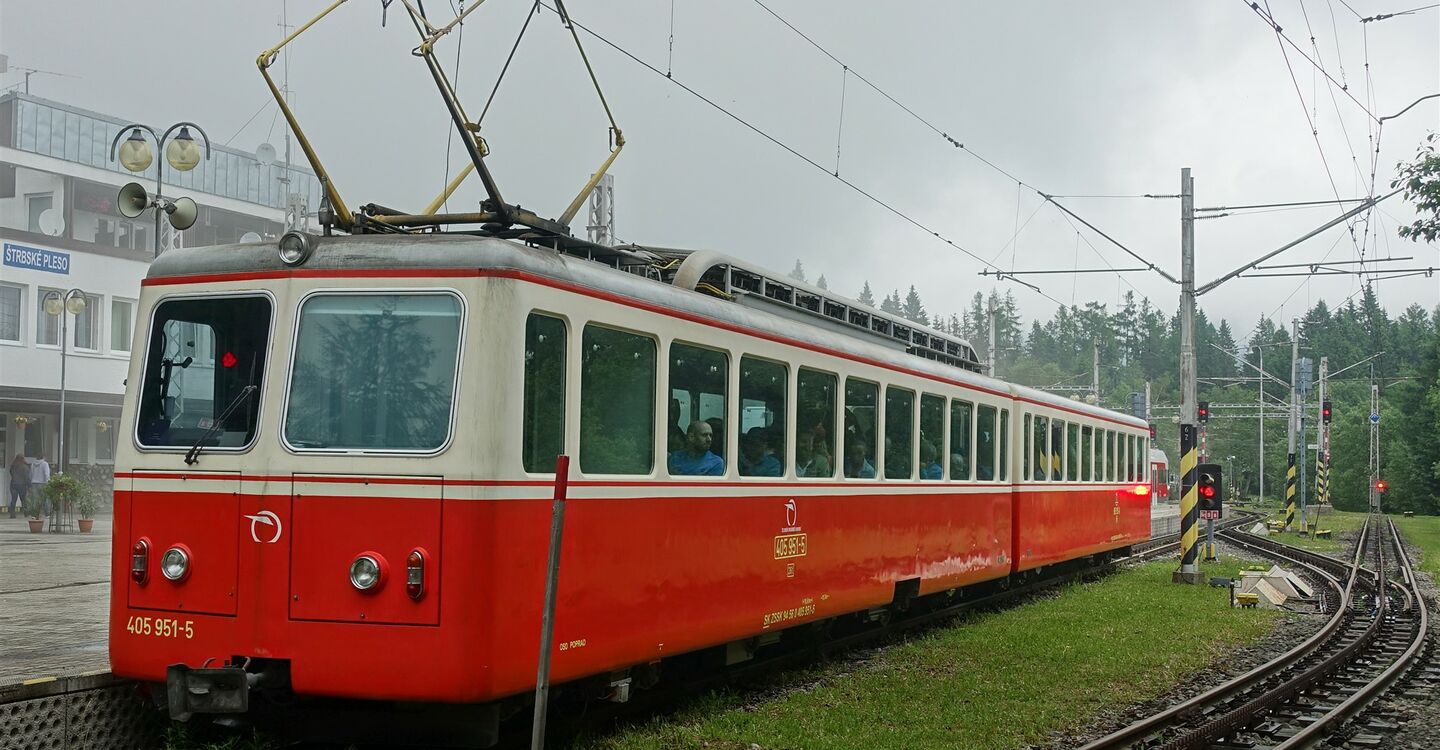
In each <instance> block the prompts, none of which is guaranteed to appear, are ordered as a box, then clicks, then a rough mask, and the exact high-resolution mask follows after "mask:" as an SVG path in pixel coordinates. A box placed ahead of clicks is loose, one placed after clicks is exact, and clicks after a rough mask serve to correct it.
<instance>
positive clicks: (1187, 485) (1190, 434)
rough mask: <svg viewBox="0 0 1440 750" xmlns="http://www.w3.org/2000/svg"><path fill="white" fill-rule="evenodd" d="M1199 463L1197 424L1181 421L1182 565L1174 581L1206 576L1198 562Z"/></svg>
mask: <svg viewBox="0 0 1440 750" xmlns="http://www.w3.org/2000/svg"><path fill="white" fill-rule="evenodd" d="M1199 463H1200V457H1199V453H1198V451H1197V450H1196V445H1195V425H1193V424H1182V425H1180V569H1179V570H1177V571H1175V574H1174V575H1173V576H1171V580H1172V581H1174V582H1175V583H1203V582H1204V577H1203V576H1202V575H1201V573H1200V569H1199V567H1198V566H1196V564H1195V558H1197V557H1198V556H1199V549H1197V547H1196V542H1197V541H1198V539H1199V537H1200V527H1199V522H1200V503H1199V498H1198V497H1197V496H1196V493H1195V466H1196V465H1197V464H1199Z"/></svg>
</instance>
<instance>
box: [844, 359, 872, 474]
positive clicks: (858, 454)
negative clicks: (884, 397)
mask: <svg viewBox="0 0 1440 750" xmlns="http://www.w3.org/2000/svg"><path fill="white" fill-rule="evenodd" d="M879 400H880V386H878V385H875V384H874V383H866V382H864V381H861V380H854V379H851V378H847V379H846V380H845V476H846V477H848V478H851V479H874V478H875V442H876V433H877V432H878V427H879V425H877V424H876V420H875V406H876V403H877V402H878V401H879Z"/></svg>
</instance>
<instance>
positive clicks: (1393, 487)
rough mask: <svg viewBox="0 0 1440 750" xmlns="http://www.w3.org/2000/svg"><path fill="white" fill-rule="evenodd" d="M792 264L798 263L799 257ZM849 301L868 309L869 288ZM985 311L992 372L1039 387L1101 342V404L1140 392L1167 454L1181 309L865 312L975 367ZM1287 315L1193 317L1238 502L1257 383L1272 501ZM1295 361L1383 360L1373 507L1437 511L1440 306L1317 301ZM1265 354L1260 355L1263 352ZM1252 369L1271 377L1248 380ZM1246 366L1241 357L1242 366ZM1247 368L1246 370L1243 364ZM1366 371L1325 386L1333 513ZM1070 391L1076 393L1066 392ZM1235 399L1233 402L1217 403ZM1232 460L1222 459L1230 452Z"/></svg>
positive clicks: (1253, 466) (973, 303) (1312, 416)
mask: <svg viewBox="0 0 1440 750" xmlns="http://www.w3.org/2000/svg"><path fill="white" fill-rule="evenodd" d="M796 268H797V270H799V265H798V263H797V266H796ZM857 298H858V299H859V300H860V301H862V302H865V303H867V304H870V305H875V296H874V293H873V292H872V290H871V289H870V285H869V283H868V282H867V283H866V284H865V286H864V288H863V289H862V290H861V291H860V293H859V294H858V295H857ZM992 303H993V304H994V305H995V307H996V311H997V312H996V326H995V342H996V344H995V346H996V350H997V355H998V356H997V358H996V361H997V365H998V368H999V373H1000V376H1001V377H1002V378H1003V379H1005V380H1009V381H1012V382H1016V383H1021V384H1024V385H1029V386H1034V387H1037V388H1046V387H1062V388H1063V387H1066V386H1089V385H1090V383H1091V378H1092V366H1091V363H1092V361H1093V354H1094V352H1093V347H1096V346H1098V347H1099V355H1100V356H1099V360H1100V375H1099V383H1100V399H1099V402H1100V404H1101V405H1102V406H1105V407H1108V408H1111V409H1115V410H1117V411H1127V412H1128V411H1129V408H1130V396H1129V394H1130V393H1132V392H1140V393H1143V392H1144V391H1145V384H1146V383H1147V382H1148V383H1149V384H1150V393H1151V404H1152V408H1153V413H1152V416H1153V421H1154V422H1155V423H1156V428H1157V434H1158V440H1157V442H1156V444H1157V446H1159V447H1161V448H1163V449H1164V450H1165V452H1166V453H1167V454H1168V455H1169V456H1170V457H1171V461H1172V463H1173V462H1174V460H1175V454H1176V452H1177V446H1178V442H1179V427H1178V425H1177V424H1176V423H1175V415H1176V414H1177V413H1178V412H1177V410H1175V409H1173V408H1172V409H1166V408H1164V407H1167V406H1170V407H1173V406H1176V405H1178V404H1179V402H1180V393H1179V365H1180V335H1179V314H1178V312H1175V311H1170V312H1166V311H1162V310H1161V309H1159V308H1157V307H1155V306H1154V305H1153V304H1151V302H1150V301H1149V300H1148V299H1141V300H1139V301H1138V302H1137V301H1136V299H1135V295H1134V294H1133V293H1127V294H1126V295H1125V297H1124V301H1123V303H1122V304H1120V305H1119V307H1118V308H1117V309H1114V310H1112V309H1110V306H1109V305H1105V304H1100V303H1098V302H1087V303H1085V304H1084V305H1083V306H1078V305H1071V306H1062V307H1060V308H1058V309H1057V310H1056V311H1055V314H1054V315H1053V316H1052V317H1051V318H1050V319H1049V320H1047V321H1040V320H1035V321H1031V322H1030V325H1029V327H1028V329H1027V328H1026V327H1025V325H1024V322H1023V321H1022V320H1021V317H1020V314H1019V312H1018V311H1017V310H1016V304H1015V298H1014V295H1013V294H1012V293H1010V292H1006V293H1005V294H1004V295H1001V294H999V293H998V292H996V291H995V290H991V291H990V294H989V299H987V298H986V295H985V294H983V293H981V292H976V293H975V294H974V296H973V297H972V298H971V300H970V303H969V306H968V307H967V308H966V309H965V310H963V311H960V312H959V313H950V314H940V313H938V312H928V311H926V309H925V307H924V305H923V304H922V302H921V300H920V296H919V294H917V293H916V291H915V287H914V286H911V287H910V289H909V291H908V293H907V294H905V295H904V296H903V297H902V294H901V292H900V290H898V289H897V290H894V291H892V292H891V293H890V294H888V295H885V296H884V297H883V298H882V300H881V302H880V304H879V305H877V306H878V307H880V308H881V309H883V310H886V311H887V312H891V313H896V314H900V315H903V316H905V317H906V318H908V319H910V320H913V321H915V322H918V323H921V324H926V325H930V326H933V327H935V328H938V329H940V330H942V331H946V332H949V333H954V334H957V335H960V336H963V337H965V338H967V339H969V340H970V342H971V344H972V345H974V346H975V349H976V351H977V352H979V353H980V357H981V359H982V360H985V359H988V357H989V356H990V354H989V352H988V351H987V347H988V345H989V333H990V332H989V315H988V314H987V309H988V306H989V304H992ZM1290 330H1291V321H1289V320H1271V319H1269V318H1267V317H1261V318H1260V319H1259V320H1258V321H1255V322H1254V323H1253V324H1246V325H1243V326H1240V327H1239V328H1238V330H1237V328H1236V327H1232V326H1231V324H1230V322H1229V321H1228V320H1224V319H1221V320H1220V322H1219V324H1218V325H1216V324H1215V323H1214V322H1213V321H1212V320H1211V319H1210V318H1209V317H1208V316H1207V315H1206V314H1205V312H1204V311H1203V310H1197V312H1196V319H1195V336H1196V338H1195V349H1196V358H1197V362H1198V375H1199V378H1200V386H1199V397H1200V400H1202V401H1209V402H1211V403H1212V404H1216V405H1219V406H1217V407H1216V408H1215V409H1213V413H1214V414H1215V418H1214V419H1213V420H1212V421H1211V422H1210V424H1209V426H1208V436H1207V437H1208V449H1209V458H1210V460H1212V461H1219V462H1222V463H1226V464H1228V467H1227V470H1228V471H1229V472H1230V474H1229V476H1231V478H1232V481H1233V483H1234V486H1235V487H1236V489H1237V490H1238V491H1239V492H1240V493H1241V494H1243V495H1245V496H1255V495H1257V494H1258V493H1259V491H1260V450H1261V443H1260V429H1261V428H1260V422H1261V419H1260V406H1259V405H1260V403H1261V400H1262V395H1261V388H1262V382H1263V387H1264V396H1263V400H1264V402H1265V404H1266V406H1265V420H1264V421H1265V428H1264V429H1265V441H1264V464H1265V477H1264V485H1265V489H1264V492H1265V496H1266V497H1267V498H1269V499H1271V500H1274V499H1275V498H1277V497H1279V496H1280V495H1282V494H1283V489H1284V482H1285V458H1286V456H1285V454H1286V448H1287V445H1286V432H1285V430H1286V424H1287V419H1286V411H1285V409H1286V406H1285V405H1286V404H1288V402H1289V398H1290V393H1289V389H1288V388H1287V387H1285V386H1284V385H1282V384H1281V383H1288V382H1289V381H1290V359H1291V338H1290ZM1300 331H1301V336H1300V339H1301V348H1300V352H1301V354H1300V356H1301V357H1309V358H1310V359H1312V360H1313V361H1314V362H1315V368H1316V373H1317V374H1318V372H1319V362H1320V358H1321V357H1328V358H1329V369H1330V372H1339V371H1340V370H1342V369H1343V368H1346V367H1349V366H1350V365H1352V364H1354V363H1356V362H1359V361H1361V360H1364V359H1365V358H1366V357H1369V356H1370V355H1371V354H1373V353H1375V352H1383V354H1381V355H1380V356H1379V357H1376V358H1375V359H1374V361H1373V376H1374V378H1375V382H1376V383H1377V384H1378V385H1379V387H1380V411H1381V417H1382V419H1381V423H1380V439H1381V474H1382V476H1383V477H1384V478H1385V479H1386V481H1387V482H1388V483H1389V485H1390V489H1389V490H1388V492H1387V493H1386V495H1385V498H1384V500H1385V503H1386V507H1387V509H1388V510H1391V511H1396V512H1399V511H1405V510H1410V511H1415V512H1416V513H1424V514H1437V513H1440V306H1437V307H1436V308H1435V309H1433V310H1429V311H1427V310H1425V309H1424V308H1423V307H1421V306H1420V305H1418V304H1412V305H1410V306H1409V307H1407V308H1406V309H1405V310H1404V311H1403V312H1401V313H1400V315H1399V316H1398V317H1394V318H1392V317H1391V316H1390V315H1389V314H1388V313H1387V311H1386V310H1385V309H1384V308H1383V307H1382V306H1381V305H1380V302H1379V300H1378V299H1377V297H1376V295H1375V292H1374V291H1373V289H1372V288H1371V287H1369V286H1366V287H1364V288H1363V289H1362V290H1361V291H1360V292H1358V293H1357V294H1355V295H1352V296H1351V297H1350V298H1348V299H1346V300H1344V301H1343V302H1341V303H1340V304H1339V305H1338V306H1337V307H1335V308H1334V309H1332V308H1331V307H1330V305H1328V304H1327V303H1326V302H1324V301H1323V300H1322V301H1320V302H1317V303H1315V305H1314V307H1312V308H1311V309H1310V310H1309V311H1307V312H1306V313H1305V314H1304V315H1303V316H1302V317H1301V318H1300ZM1262 351H1263V354H1262ZM1262 358H1263V364H1264V370H1265V372H1267V373H1270V374H1272V375H1274V376H1275V377H1276V378H1278V380H1279V381H1281V382H1279V383H1277V382H1275V381H1273V380H1268V379H1258V378H1260V377H1261V376H1260V375H1259V372H1258V368H1259V367H1260V366H1261V361H1262ZM1246 363H1249V364H1248V365H1247V364H1246ZM1252 366H1253V367H1252ZM1371 376H1372V365H1371V364H1370V363H1367V364H1365V365H1361V366H1360V367H1356V368H1354V369H1352V370H1349V371H1347V372H1345V373H1343V374H1341V375H1340V376H1339V377H1337V378H1335V379H1333V380H1331V381H1330V383H1329V393H1328V398H1329V400H1330V401H1331V403H1332V404H1333V414H1334V419H1333V423H1332V429H1331V456H1332V460H1331V476H1330V486H1331V499H1332V501H1333V502H1334V504H1335V506H1336V507H1338V508H1340V509H1342V510H1360V509H1363V508H1364V505H1365V502H1366V500H1367V498H1368V489H1367V484H1368V481H1369V476H1368V471H1369V445H1370V444H1369V441H1370V420H1369V415H1370V383H1371V380H1370V379H1371ZM1077 397H1078V396H1077ZM1317 399H1318V396H1317V395H1316V394H1315V393H1313V392H1312V393H1311V396H1310V400H1309V401H1308V402H1307V405H1306V414H1307V421H1306V423H1305V427H1306V429H1307V433H1306V434H1307V436H1308V437H1307V439H1306V441H1305V442H1306V443H1310V444H1313V443H1315V442H1316V439H1317V438H1316V427H1317V423H1318V408H1319V403H1318V400H1317ZM1227 404H1235V405H1237V406H1236V407H1227V406H1223V405H1227ZM1231 456H1233V457H1234V458H1233V460H1231V459H1230V457H1231ZM1304 460H1306V461H1308V462H1309V463H1308V464H1307V470H1308V477H1307V478H1308V489H1307V493H1308V495H1309V496H1310V497H1311V498H1313V497H1314V478H1315V472H1314V471H1313V468H1312V467H1313V466H1314V461H1315V455H1314V453H1313V452H1310V453H1307V458H1306V459H1304Z"/></svg>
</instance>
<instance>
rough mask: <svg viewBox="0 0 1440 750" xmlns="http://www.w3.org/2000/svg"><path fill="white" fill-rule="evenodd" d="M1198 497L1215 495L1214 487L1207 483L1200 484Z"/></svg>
mask: <svg viewBox="0 0 1440 750" xmlns="http://www.w3.org/2000/svg"><path fill="white" fill-rule="evenodd" d="M1200 497H1215V488H1214V487H1213V486H1211V485H1208V484H1202V485H1200Z"/></svg>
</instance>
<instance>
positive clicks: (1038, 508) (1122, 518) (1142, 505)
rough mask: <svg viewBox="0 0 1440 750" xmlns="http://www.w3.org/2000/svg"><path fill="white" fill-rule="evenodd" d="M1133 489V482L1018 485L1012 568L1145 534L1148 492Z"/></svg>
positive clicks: (1077, 554)
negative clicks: (1096, 485) (1117, 485)
mask: <svg viewBox="0 0 1440 750" xmlns="http://www.w3.org/2000/svg"><path fill="white" fill-rule="evenodd" d="M1133 490H1134V485H1125V486H1123V487H1121V488H1115V487H1104V488H1092V487H1091V486H1086V485H1065V486H1061V487H1056V488H1054V489H1051V488H1044V489H1036V488H1033V487H1024V488H1021V489H1020V490H1019V491H1017V492H1016V493H1015V521H1014V525H1013V528H1014V529H1015V538H1014V550H1015V553H1014V554H1015V563H1014V571H1015V572H1019V571H1022V570H1030V569H1032V568H1038V567H1041V566H1043V565H1053V564H1055V563H1058V562H1063V561H1065V560H1070V559H1073V558H1076V557H1084V556H1086V555H1092V554H1095V553H1096V552H1104V551H1106V550H1112V549H1118V548H1120V547H1127V546H1129V545H1132V544H1135V543H1137V542H1142V541H1144V540H1146V539H1149V538H1150V495H1149V493H1148V492H1147V493H1146V494H1144V495H1136V494H1135V493H1134V491H1133Z"/></svg>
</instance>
